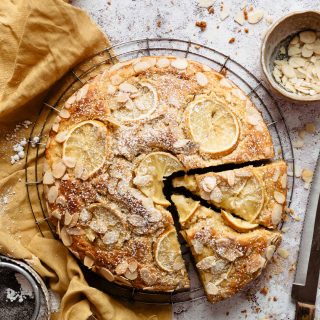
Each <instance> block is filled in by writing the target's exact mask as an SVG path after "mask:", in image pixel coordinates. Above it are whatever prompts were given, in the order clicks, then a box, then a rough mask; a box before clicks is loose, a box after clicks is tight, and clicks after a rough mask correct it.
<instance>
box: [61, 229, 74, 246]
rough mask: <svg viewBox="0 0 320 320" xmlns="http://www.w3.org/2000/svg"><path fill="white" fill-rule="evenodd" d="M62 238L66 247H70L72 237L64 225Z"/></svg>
mask: <svg viewBox="0 0 320 320" xmlns="http://www.w3.org/2000/svg"><path fill="white" fill-rule="evenodd" d="M60 239H61V241H62V243H63V244H64V245H65V246H66V247H70V246H71V245H72V237H70V235H69V234H68V232H67V228H66V227H63V228H62V229H61V231H60Z"/></svg>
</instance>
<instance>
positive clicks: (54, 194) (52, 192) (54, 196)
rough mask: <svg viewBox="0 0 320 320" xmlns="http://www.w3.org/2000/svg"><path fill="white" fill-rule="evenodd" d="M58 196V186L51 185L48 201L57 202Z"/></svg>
mask: <svg viewBox="0 0 320 320" xmlns="http://www.w3.org/2000/svg"><path fill="white" fill-rule="evenodd" d="M57 197H58V187H57V186H52V187H50V189H49V191H48V202H49V203H51V204H52V203H55V201H56V199H57Z"/></svg>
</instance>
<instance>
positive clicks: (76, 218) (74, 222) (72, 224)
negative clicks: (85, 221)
mask: <svg viewBox="0 0 320 320" xmlns="http://www.w3.org/2000/svg"><path fill="white" fill-rule="evenodd" d="M79 216H80V213H79V212H78V211H77V212H75V213H74V214H73V215H72V219H71V222H70V225H69V228H73V227H75V226H76V225H77V223H78V221H79Z"/></svg>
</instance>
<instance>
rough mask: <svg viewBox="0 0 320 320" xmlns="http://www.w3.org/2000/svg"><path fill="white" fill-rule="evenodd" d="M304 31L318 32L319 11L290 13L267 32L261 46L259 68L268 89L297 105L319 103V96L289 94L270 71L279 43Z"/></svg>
mask: <svg viewBox="0 0 320 320" xmlns="http://www.w3.org/2000/svg"><path fill="white" fill-rule="evenodd" d="M304 30H315V31H320V11H299V12H292V13H290V14H288V15H287V16H285V17H283V18H281V19H280V20H278V21H277V22H275V23H274V24H273V25H272V26H271V27H270V29H269V30H268V31H267V33H266V35H265V37H264V39H263V42H262V46H261V66H262V70H263V73H264V75H265V78H266V80H267V83H268V84H269V86H270V88H271V89H272V91H273V92H275V93H276V94H277V95H279V96H280V97H282V98H284V99H286V100H290V101H292V102H298V103H306V102H315V101H320V94H317V95H313V96H308V95H306V96H303V95H298V94H295V93H292V92H289V91H287V90H285V89H284V88H283V87H282V86H281V85H280V84H279V83H277V82H276V80H275V79H274V77H273V75H272V70H273V61H274V60H275V56H276V53H277V52H278V50H279V47H280V45H281V43H282V42H283V41H284V40H286V39H288V38H289V37H292V36H293V35H295V34H297V33H299V32H300V31H304Z"/></svg>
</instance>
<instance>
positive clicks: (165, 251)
mask: <svg viewBox="0 0 320 320" xmlns="http://www.w3.org/2000/svg"><path fill="white" fill-rule="evenodd" d="M155 259H156V262H157V264H158V266H159V267H160V268H161V269H163V270H165V271H168V272H172V271H178V270H180V269H182V268H183V266H184V262H183V259H182V256H181V251H180V245H179V242H178V237H177V232H176V230H175V229H170V230H169V231H167V232H165V233H163V234H162V235H161V236H160V238H159V239H158V241H157V242H156V245H155Z"/></svg>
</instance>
